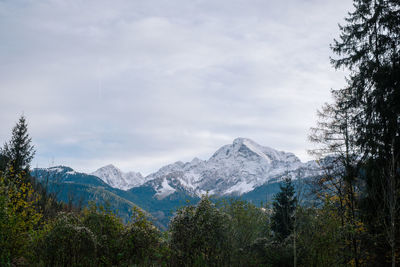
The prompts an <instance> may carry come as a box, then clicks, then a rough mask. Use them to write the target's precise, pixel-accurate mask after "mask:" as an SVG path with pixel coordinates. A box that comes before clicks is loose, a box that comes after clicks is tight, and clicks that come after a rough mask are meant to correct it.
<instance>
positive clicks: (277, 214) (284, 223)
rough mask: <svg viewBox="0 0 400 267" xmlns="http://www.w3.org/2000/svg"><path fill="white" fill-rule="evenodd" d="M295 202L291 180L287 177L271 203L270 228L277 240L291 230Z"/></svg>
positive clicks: (288, 233)
mask: <svg viewBox="0 0 400 267" xmlns="http://www.w3.org/2000/svg"><path fill="white" fill-rule="evenodd" d="M296 202H297V201H296V197H295V191H294V187H293V184H292V180H291V179H290V178H287V179H285V181H284V183H283V185H281V186H280V192H278V193H277V194H276V195H275V198H274V202H273V203H272V207H273V214H272V217H271V229H272V230H273V231H274V233H275V236H276V238H277V239H279V240H283V239H285V238H286V237H288V236H289V235H290V234H291V233H292V231H293V225H294V212H295V209H296Z"/></svg>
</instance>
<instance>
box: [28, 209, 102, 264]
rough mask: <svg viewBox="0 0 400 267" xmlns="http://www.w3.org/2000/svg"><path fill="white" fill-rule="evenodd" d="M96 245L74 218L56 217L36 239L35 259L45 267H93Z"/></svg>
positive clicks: (90, 234) (68, 215)
mask: <svg viewBox="0 0 400 267" xmlns="http://www.w3.org/2000/svg"><path fill="white" fill-rule="evenodd" d="M97 243H98V242H97V240H96V236H95V235H94V234H93V232H92V231H91V230H90V229H89V228H88V227H86V226H84V225H83V223H82V221H81V219H80V218H79V216H78V215H75V214H73V213H60V214H59V215H58V217H57V219H56V220H55V221H54V222H52V223H50V224H49V225H47V226H46V227H45V228H44V230H43V233H41V234H40V236H39V237H38V238H37V239H36V244H35V246H36V249H37V250H38V251H37V254H36V255H37V257H38V258H39V260H40V262H39V263H42V264H44V265H46V266H95V265H96V261H95V260H93V259H95V258H96V247H97Z"/></svg>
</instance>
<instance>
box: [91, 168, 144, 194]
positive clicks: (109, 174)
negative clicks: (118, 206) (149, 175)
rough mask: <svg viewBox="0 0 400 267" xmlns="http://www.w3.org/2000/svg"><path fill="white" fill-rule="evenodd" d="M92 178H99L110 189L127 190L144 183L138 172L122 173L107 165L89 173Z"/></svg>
mask: <svg viewBox="0 0 400 267" xmlns="http://www.w3.org/2000/svg"><path fill="white" fill-rule="evenodd" d="M91 174H92V175H94V176H97V177H99V178H100V179H101V180H103V181H104V182H105V183H107V184H109V185H110V186H112V187H115V188H118V189H122V190H128V189H130V188H132V187H136V186H140V185H142V184H143V183H145V182H146V178H145V177H143V176H142V174H141V173H139V172H127V173H124V172H122V171H121V170H120V169H118V168H117V167H115V166H114V165H111V164H110V165H107V166H104V167H101V168H100V169H98V170H96V171H95V172H92V173H91Z"/></svg>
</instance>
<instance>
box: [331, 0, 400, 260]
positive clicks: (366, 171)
mask: <svg viewBox="0 0 400 267" xmlns="http://www.w3.org/2000/svg"><path fill="white" fill-rule="evenodd" d="M340 31H341V34H340V38H339V39H338V40H335V41H334V44H333V45H332V50H333V52H334V53H336V58H333V59H332V63H333V65H334V67H335V68H346V69H348V70H349V71H350V75H349V76H348V77H347V82H348V84H347V86H346V87H345V88H343V89H340V90H336V91H335V94H336V95H337V96H340V97H339V98H336V99H335V105H334V106H335V110H334V114H335V115H337V114H346V116H347V117H346V120H347V121H346V123H345V124H346V125H348V126H350V128H349V131H348V133H350V134H351V136H350V137H349V138H348V140H352V141H354V145H355V146H356V150H358V151H359V152H360V153H359V155H358V157H357V159H359V160H360V163H361V169H360V170H361V171H359V172H358V171H356V172H352V170H354V168H347V167H350V166H349V165H347V166H346V165H345V167H346V173H345V175H344V176H343V178H344V179H346V181H347V182H349V183H350V184H352V183H353V181H355V177H356V176H358V178H359V179H361V180H362V181H363V183H362V185H363V187H364V185H365V188H363V190H364V192H362V194H360V195H359V196H360V198H361V199H360V208H361V209H362V214H361V216H360V217H361V218H363V220H364V222H365V223H366V224H367V226H368V231H369V233H371V234H372V238H370V243H369V244H368V245H367V246H368V247H370V248H371V247H374V249H375V251H374V253H372V251H371V249H369V250H370V251H369V254H370V255H371V254H373V255H374V257H376V262H385V260H386V259H387V258H390V259H391V263H392V266H395V264H396V249H397V246H398V244H397V243H396V240H399V238H400V235H399V231H396V229H397V225H398V223H399V221H400V220H399V206H400V205H399V204H400V199H399V198H400V196H399V190H400V188H399V186H400V172H399V168H400V1H398V0H354V11H353V12H350V13H349V14H348V16H347V18H346V24H345V25H342V26H340ZM336 119H338V120H337V122H338V123H337V125H340V124H341V123H343V121H341V119H339V118H336ZM326 140H328V141H329V137H328V138H327V139H326ZM351 217H352V218H355V217H356V216H354V215H352V216H351ZM383 229H385V232H386V238H384V237H385V235H382V234H383V231H382V230H383ZM385 240H386V241H387V242H386V241H385ZM364 243H365V242H364ZM385 243H387V244H389V246H390V250H389V249H388V247H387V245H385ZM388 251H391V253H390V255H389V254H388V253H387V252H388ZM389 256H390V257H389ZM369 257H371V256H369ZM356 265H357V262H356Z"/></svg>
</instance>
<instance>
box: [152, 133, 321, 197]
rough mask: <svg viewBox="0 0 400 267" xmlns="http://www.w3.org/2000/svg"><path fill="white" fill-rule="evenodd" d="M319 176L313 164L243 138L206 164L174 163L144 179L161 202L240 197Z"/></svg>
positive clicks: (196, 160) (200, 161)
mask: <svg viewBox="0 0 400 267" xmlns="http://www.w3.org/2000/svg"><path fill="white" fill-rule="evenodd" d="M318 173H319V168H318V166H317V164H316V163H315V162H313V161H310V162H307V163H302V162H301V161H300V160H299V159H298V158H297V157H296V156H295V155H294V154H293V153H287V152H283V151H277V150H275V149H272V148H269V147H264V146H260V145H259V144H257V143H255V142H254V141H252V140H250V139H246V138H237V139H235V140H234V141H233V143H232V144H230V145H225V146H223V147H221V148H220V149H219V150H217V151H216V152H215V153H214V155H212V156H211V158H210V159H208V160H199V159H197V158H195V159H194V160H192V161H191V162H187V163H183V162H175V163H174V164H170V165H167V166H165V167H163V168H161V169H160V170H159V171H157V172H155V173H153V174H150V175H149V176H147V177H146V180H148V182H146V183H145V184H144V185H145V186H151V187H152V188H154V190H155V191H156V192H157V193H156V194H155V195H156V197H158V198H159V199H162V198H164V197H166V196H168V195H170V194H172V193H174V192H177V191H185V192H187V193H188V194H190V195H192V196H201V195H202V194H205V193H207V192H208V193H209V194H211V195H216V196H228V195H233V196H235V195H242V194H245V193H248V192H250V191H252V190H254V189H255V188H257V187H259V186H261V185H263V184H265V183H267V182H269V181H274V180H276V181H278V180H279V179H282V178H283V177H291V178H292V179H297V178H305V177H310V176H315V175H317V174H318Z"/></svg>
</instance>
